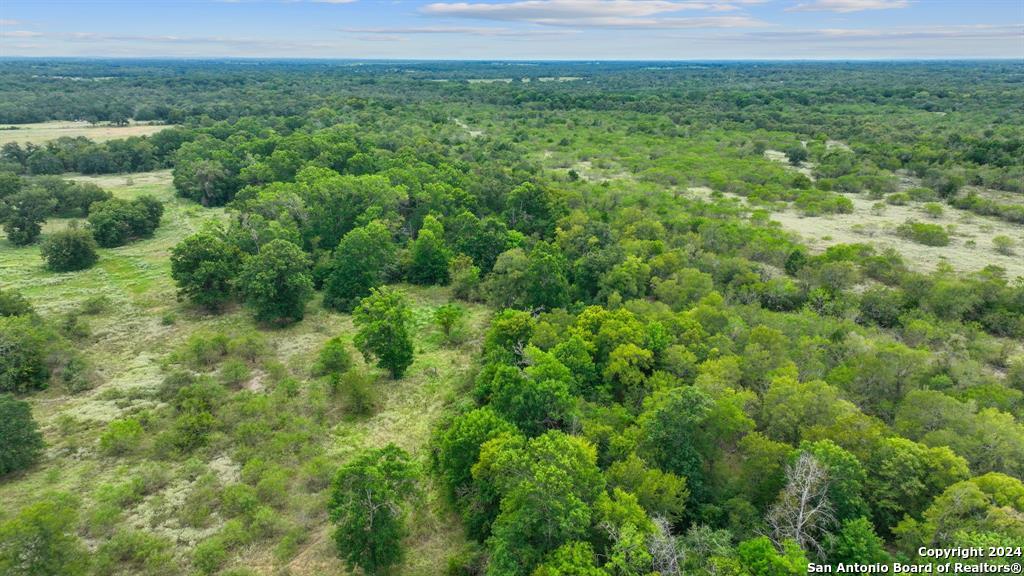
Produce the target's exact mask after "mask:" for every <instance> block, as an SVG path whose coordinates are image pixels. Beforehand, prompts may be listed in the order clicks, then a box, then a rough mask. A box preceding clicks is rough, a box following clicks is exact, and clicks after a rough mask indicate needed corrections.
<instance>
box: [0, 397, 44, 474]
mask: <svg viewBox="0 0 1024 576" xmlns="http://www.w3.org/2000/svg"><path fill="white" fill-rule="evenodd" d="M42 451H43V437H42V435H40V434H39V430H38V429H37V428H36V422H35V420H34V419H33V418H32V407H31V406H29V404H28V402H25V401H24V400H18V399H17V398H15V397H14V396H11V395H10V394H0V477H2V476H4V475H6V474H9V473H11V472H15V471H17V470H23V469H25V468H28V467H29V466H31V465H32V464H33V463H34V462H35V461H36V460H38V459H39V455H40V454H41V453H42Z"/></svg>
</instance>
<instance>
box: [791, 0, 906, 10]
mask: <svg viewBox="0 0 1024 576" xmlns="http://www.w3.org/2000/svg"><path fill="white" fill-rule="evenodd" d="M909 6H910V0H812V1H811V2H802V3H800V4H797V5H796V6H793V7H791V8H787V9H786V11H787V12H840V13H847V12H860V11H862V10H891V9H893V8H907V7H909Z"/></svg>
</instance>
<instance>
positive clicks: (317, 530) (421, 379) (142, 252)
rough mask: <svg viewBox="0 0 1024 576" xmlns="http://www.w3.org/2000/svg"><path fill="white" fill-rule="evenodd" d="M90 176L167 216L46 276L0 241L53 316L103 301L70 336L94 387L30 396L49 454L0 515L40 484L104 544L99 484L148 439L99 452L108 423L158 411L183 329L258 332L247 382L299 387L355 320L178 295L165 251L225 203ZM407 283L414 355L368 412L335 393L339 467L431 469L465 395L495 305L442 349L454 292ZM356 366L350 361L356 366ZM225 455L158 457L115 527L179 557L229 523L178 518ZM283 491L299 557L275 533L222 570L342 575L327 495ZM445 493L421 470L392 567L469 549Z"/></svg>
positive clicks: (13, 481) (140, 458)
mask: <svg viewBox="0 0 1024 576" xmlns="http://www.w3.org/2000/svg"><path fill="white" fill-rule="evenodd" d="M127 178H131V181H132V184H131V185H128V184H127V183H126V179H127ZM82 179H85V178H84V177H83V178H82ZM91 180H94V181H98V183H100V184H101V185H102V186H104V187H106V188H107V189H108V190H110V191H111V192H113V193H114V194H115V195H117V196H119V197H125V198H130V197H133V196H136V195H138V194H142V193H148V194H153V195H155V196H157V197H158V198H160V199H161V200H163V201H164V202H165V203H166V211H165V214H164V217H163V220H162V223H161V226H160V228H159V229H158V230H157V232H156V234H155V235H154V236H153V237H152V238H148V239H145V240H142V241H138V242H134V243H131V244H129V245H127V246H123V247H119V248H115V249H101V251H100V261H99V262H98V263H97V265H96V266H94V267H93V268H91V269H89V270H85V271H81V272H74V273H65V274H57V273H52V272H49V271H47V270H46V269H45V268H43V266H42V260H41V259H40V257H39V248H38V246H29V247H14V246H12V245H11V244H10V243H9V242H7V241H6V239H0V278H2V279H3V280H2V284H3V287H4V288H12V287H13V288H16V289H18V290H20V291H21V292H22V293H23V294H24V295H25V296H26V297H28V298H29V299H30V300H31V301H32V304H33V305H34V306H35V308H36V309H37V310H38V311H39V312H40V313H42V314H43V315H44V316H45V317H49V318H52V319H57V318H58V316H59V315H60V314H63V313H65V312H69V311H74V310H78V309H79V308H80V307H81V306H82V304H83V302H85V301H86V300H87V299H89V298H90V297H94V296H100V295H104V296H106V297H107V298H109V300H110V302H111V304H110V305H109V306H108V307H107V308H106V310H104V311H102V312H101V313H99V314H97V315H93V316H87V317H85V320H86V321H87V322H88V324H89V326H90V331H91V334H90V335H89V336H87V337H86V338H84V339H82V340H80V341H77V342H76V347H77V348H78V349H79V350H80V351H81V352H82V353H83V354H84V355H85V357H86V358H87V359H88V361H89V363H90V364H91V366H92V367H93V369H94V371H95V378H94V379H95V387H93V388H92V389H90V390H87V391H85V392H81V393H78V394H68V393H67V392H66V391H64V390H60V389H51V390H46V391H43V392H40V393H37V394H35V395H32V396H30V397H29V398H28V399H29V401H30V402H31V403H32V405H33V411H34V415H35V417H36V419H37V420H38V422H39V423H40V426H41V428H42V430H43V432H44V435H45V438H46V441H47V451H46V455H45V456H44V458H43V459H42V461H41V462H40V464H38V465H37V466H35V467H34V468H32V469H30V470H29V471H27V472H25V473H22V474H20V475H16V476H14V477H12V478H8V479H6V480H5V481H4V482H3V483H0V501H3V502H4V504H5V505H4V506H3V507H2V508H3V509H2V511H0V517H4V516H7V515H10V514H13V513H16V511H17V510H18V509H20V508H21V507H22V506H24V505H26V504H28V503H30V502H32V501H34V500H36V499H39V498H41V497H44V495H45V494H46V492H48V491H53V490H58V491H65V492H69V493H72V494H75V495H77V496H79V497H80V498H81V500H82V518H83V521H82V534H83V535H84V536H85V538H86V540H87V542H88V543H90V544H92V545H98V544H100V543H102V541H104V539H105V538H106V536H102V535H101V536H95V535H92V534H91V533H90V531H88V530H86V528H87V527H88V526H87V525H88V523H89V521H88V518H89V515H90V513H92V512H93V511H94V510H95V508H96V493H97V488H98V487H99V486H101V485H104V484H111V483H118V482H123V481H124V480H125V479H127V478H131V477H132V476H133V475H137V474H140V473H141V471H142V470H143V469H144V468H145V467H146V466H147V463H149V464H150V465H151V463H152V462H151V461H152V460H153V456H152V454H151V452H150V450H151V444H152V436H153V433H150V432H147V437H146V440H145V442H144V446H143V447H142V448H141V449H140V450H139V451H138V452H136V453H134V454H132V455H129V456H123V457H107V456H103V455H101V454H100V452H99V450H98V439H99V437H100V435H101V434H102V433H103V431H104V430H105V429H106V425H107V423H108V422H110V421H111V420H113V419H115V418H122V417H125V416H127V415H138V414H141V413H145V412H146V411H147V410H148V411H151V413H154V414H159V413H160V411H161V409H162V406H163V405H162V404H161V402H160V401H159V399H158V398H157V396H156V394H155V393H154V392H155V391H156V390H157V389H158V388H159V386H160V383H161V382H162V380H163V379H164V377H165V375H166V373H167V371H168V363H169V358H171V357H172V355H173V354H174V353H175V352H176V351H178V350H180V349H181V347H182V345H183V343H184V342H185V341H186V340H187V339H188V338H189V336H190V335H192V334H195V333H196V332H214V331H218V332H223V333H224V334H227V335H229V336H233V335H237V334H240V333H246V332H249V331H257V332H259V334H261V335H262V336H263V337H264V338H265V340H266V342H267V345H268V350H269V352H268V354H267V355H266V357H265V358H263V359H261V368H259V369H255V370H254V379H253V381H252V382H249V383H247V384H246V385H245V386H244V387H248V388H249V389H252V390H257V391H258V392H257V393H261V392H262V387H261V384H260V382H259V381H260V380H261V379H265V378H266V377H267V376H266V373H265V371H264V370H263V369H262V367H265V366H270V365H279V366H282V367H283V370H284V372H285V374H284V375H285V376H289V377H292V378H295V379H296V380H299V381H300V382H305V381H307V380H309V367H310V366H311V365H312V362H313V359H314V357H315V355H316V353H317V351H318V350H319V348H320V347H321V346H322V345H323V343H324V342H325V341H326V340H328V339H329V338H331V337H333V336H336V335H341V336H342V337H343V338H344V339H345V340H347V341H348V342H351V338H352V336H353V334H354V328H353V326H352V322H351V317H350V316H348V315H343V314H336V313H333V312H329V311H327V310H325V309H323V308H322V306H320V303H319V299H317V300H316V301H314V302H311V303H310V304H309V306H308V307H307V316H306V318H305V320H303V321H302V322H300V323H297V324H294V325H292V326H289V327H286V328H282V329H267V328H264V327H261V326H258V325H256V324H255V323H254V321H253V320H252V317H251V314H250V312H249V311H248V310H246V309H244V308H243V307H241V306H235V307H233V308H231V309H229V310H227V311H226V312H225V313H224V314H221V315H207V314H203V313H201V312H200V311H197V310H195V309H193V308H191V307H190V306H189V305H187V304H186V303H182V302H178V301H177V300H176V298H175V287H174V284H173V281H172V280H171V278H170V269H169V262H168V256H169V253H170V250H171V248H172V247H173V246H174V245H175V244H176V243H177V242H178V241H180V240H181V239H182V238H183V237H184V236H186V235H188V234H189V233H191V232H192V231H194V230H196V229H197V228H198V227H199V226H201V225H202V223H203V222H204V221H205V220H209V219H223V218H224V217H225V214H224V211H223V210H209V209H202V208H199V207H197V206H195V205H194V204H191V203H187V202H185V201H182V200H180V199H178V198H176V197H175V196H174V194H173V190H172V188H171V184H170V175H169V173H168V172H166V171H164V172H157V173H149V174H135V175H129V176H128V177H124V176H118V177H100V178H95V179H91ZM65 225H66V222H64V221H61V220H53V221H50V222H47V224H46V226H45V229H44V235H45V234H46V233H49V232H52V231H53V230H56V229H60V228H61V227H63V226H65ZM401 289H402V290H403V291H405V292H406V293H407V294H408V295H409V297H410V299H411V301H412V303H413V311H414V318H415V319H416V326H415V341H416V343H417V344H416V345H417V349H416V360H415V362H414V364H413V365H412V366H411V367H410V369H409V371H408V373H407V375H406V376H405V377H404V378H403V379H402V380H399V381H392V380H389V379H387V378H386V376H384V375H383V373H382V372H381V371H379V370H376V369H373V371H374V372H375V373H376V374H378V376H379V381H378V387H379V391H380V399H379V406H378V411H377V412H376V413H375V414H373V415H372V416H368V417H358V416H355V415H352V414H348V413H346V411H345V410H344V407H343V406H341V405H339V404H338V403H336V402H335V403H331V404H330V405H329V406H330V411H329V413H328V415H327V418H328V419H329V422H328V427H327V433H326V434H325V435H323V437H321V438H317V439H316V441H317V442H319V443H320V445H319V446H320V449H322V452H323V454H324V455H325V456H326V457H327V458H328V459H329V462H330V463H331V464H332V465H334V466H335V467H336V466H339V465H341V464H342V463H344V462H345V461H346V460H347V459H348V458H349V457H351V456H352V455H353V454H355V453H356V452H358V451H359V450H360V449H362V448H366V447H377V446H383V445H385V444H387V443H389V442H394V443H395V444H397V445H399V446H401V447H402V448H404V449H406V450H408V451H409V452H410V453H411V454H413V456H414V457H415V458H416V459H417V460H418V461H419V462H421V464H423V465H424V466H426V464H427V461H428V458H427V454H428V453H427V444H428V442H429V438H430V435H431V431H432V428H433V426H434V425H435V423H436V422H437V421H438V419H439V418H440V417H441V416H442V415H443V414H444V412H445V410H446V409H447V408H448V406H449V405H450V403H452V402H454V401H455V399H456V398H457V397H458V396H460V395H461V394H460V393H461V390H460V387H461V386H462V384H463V383H464V382H466V381H467V380H468V376H469V375H468V374H467V371H468V370H470V369H471V368H470V367H471V365H472V359H473V356H474V353H475V351H476V349H477V347H478V342H479V340H480V337H481V334H482V331H483V329H484V327H485V325H486V322H487V318H488V316H489V310H488V309H487V308H486V307H483V306H479V305H470V306H468V309H469V311H470V314H469V334H470V338H469V340H468V341H467V342H466V343H465V344H464V345H462V346H459V347H445V346H443V345H442V338H441V334H440V332H439V329H438V328H436V327H435V326H434V325H433V323H432V322H431V317H432V313H433V310H434V309H435V308H436V307H438V306H440V305H442V304H445V303H447V302H448V301H449V292H448V290H447V289H445V288H438V287H432V288H419V287H412V286H401ZM168 315H170V316H172V317H173V318H174V321H173V323H170V324H168V323H165V322H164V321H163V319H164V317H165V316H168ZM362 363H363V362H362V359H361V358H357V364H362ZM213 373H214V374H215V373H216V372H215V371H214V372H213ZM304 389H305V388H304ZM234 393H238V392H234ZM230 452H231V451H230V450H228V451H227V452H226V453H224V452H222V453H208V452H202V451H201V452H199V453H198V454H199V456H198V458H199V460H198V461H197V462H191V463H190V462H188V461H187V460H180V459H179V460H173V459H172V460H168V461H158V463H159V464H160V465H161V466H162V467H164V468H165V470H166V473H167V476H168V478H167V482H166V485H164V486H163V487H161V488H160V489H159V490H157V491H155V492H154V493H151V494H147V495H146V496H144V497H143V498H142V499H141V501H139V502H137V503H133V504H131V505H129V506H127V507H126V508H125V509H124V510H123V511H122V513H121V516H120V520H119V523H118V525H123V526H131V527H133V528H135V529H139V530H145V531H147V532H151V533H154V534H158V535H162V536H166V537H168V538H170V539H171V540H172V541H173V542H174V548H175V552H176V554H177V556H178V557H179V559H180V560H181V562H182V563H184V564H185V565H187V563H188V562H189V561H190V559H191V551H192V550H193V549H194V547H195V546H196V544H197V543H198V542H199V541H201V540H202V539H203V538H205V537H208V536H209V535H211V534H213V533H215V532H216V531H217V530H219V529H220V527H221V526H222V525H223V521H224V520H223V519H222V518H219V517H213V518H211V520H210V522H209V523H208V524H207V525H205V526H201V527H194V526H188V525H186V524H185V523H183V522H182V521H181V518H180V517H179V513H178V509H180V507H181V505H182V502H183V501H184V500H185V499H186V498H188V497H189V494H192V493H193V492H195V491H196V490H197V486H198V485H197V483H196V480H195V477H196V476H197V472H196V471H197V470H198V471H200V472H211V471H212V472H211V473H213V474H214V475H215V476H217V477H218V478H220V481H221V483H222V484H224V485H226V484H229V483H232V482H236V481H237V476H238V473H239V470H240V468H241V465H242V464H243V463H242V462H235V461H234V460H233V459H232V457H231V454H230ZM297 468H298V466H297ZM292 472H293V473H294V475H295V476H296V477H297V476H298V474H299V470H298V469H296V470H293V471H292ZM198 475H200V476H201V474H198ZM291 492H292V490H291V489H290V490H289V499H290V501H289V503H288V505H286V506H284V507H283V508H282V510H281V514H282V515H284V516H286V517H287V518H288V519H289V521H291V522H293V523H294V524H295V525H297V526H301V527H302V528H303V530H304V533H305V534H306V535H307V537H306V539H305V541H304V542H302V543H301V544H298V545H297V546H296V547H295V549H294V554H293V555H289V556H288V557H287V558H285V559H283V560H282V559H280V558H275V555H274V550H275V547H276V545H277V541H276V540H272V541H270V542H269V543H266V542H261V543H259V544H258V545H246V546H242V547H239V548H238V549H235V550H232V551H231V552H230V553H229V564H228V565H229V566H233V565H237V566H250V567H253V568H254V569H255V570H256V571H257V573H260V574H275V573H277V572H278V571H279V570H280V569H281V568H283V567H287V568H288V569H289V570H290V571H291V573H292V574H319V573H344V568H343V566H342V565H341V563H340V562H339V561H338V560H337V559H336V555H335V554H334V552H333V547H332V541H331V538H330V533H331V532H330V526H329V523H328V521H327V517H326V510H325V506H324V505H325V501H326V500H325V499H326V492H323V491H321V492H319V493H313V494H305V493H298V492H299V491H298V490H296V491H295V492H296V494H295V495H294V496H293V495H292V494H291ZM439 494H440V492H439V490H437V489H436V488H435V487H434V486H433V485H432V482H431V480H430V478H429V475H427V476H425V479H424V482H423V491H422V495H421V496H420V500H419V501H418V502H417V504H416V506H415V507H414V508H415V512H414V514H413V516H412V517H411V518H410V529H411V533H410V535H409V537H408V542H407V544H406V545H407V556H406V563H405V565H403V566H402V567H401V568H400V570H399V571H398V573H400V574H408V575H424V576H426V575H432V574H437V573H439V572H440V571H441V569H442V568H441V567H442V566H443V565H444V562H445V558H446V554H450V553H453V552H456V551H458V550H459V549H460V547H461V546H462V545H463V543H464V538H463V536H462V532H461V527H460V524H459V522H458V520H457V519H456V518H454V517H451V516H450V512H449V511H447V509H446V508H445V506H444V505H443V503H442V502H441V501H440V500H441V499H440V496H439ZM292 500H293V501H292ZM279 539H280V537H278V538H277V540H279Z"/></svg>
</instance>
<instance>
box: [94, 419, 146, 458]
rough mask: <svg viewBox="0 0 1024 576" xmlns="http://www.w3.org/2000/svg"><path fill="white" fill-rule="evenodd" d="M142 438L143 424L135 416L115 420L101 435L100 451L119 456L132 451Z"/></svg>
mask: <svg viewBox="0 0 1024 576" xmlns="http://www.w3.org/2000/svg"><path fill="white" fill-rule="evenodd" d="M141 439H142V424H140V423H139V421H138V420H135V419H133V418H125V419H123V420H113V421H112V422H110V424H107V430H106V431H105V432H104V433H103V435H102V436H100V452H102V453H104V454H106V455H108V456H119V455H121V454H126V453H128V452H131V451H132V450H134V449H135V448H136V447H138V445H139V441H140V440H141Z"/></svg>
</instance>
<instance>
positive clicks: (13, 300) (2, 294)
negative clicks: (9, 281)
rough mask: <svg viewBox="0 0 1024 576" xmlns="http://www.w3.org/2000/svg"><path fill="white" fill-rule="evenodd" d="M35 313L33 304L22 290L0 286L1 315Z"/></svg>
mask: <svg viewBox="0 0 1024 576" xmlns="http://www.w3.org/2000/svg"><path fill="white" fill-rule="evenodd" d="M34 313H35V311H34V310H33V309H32V304H30V303H29V301H28V300H27V299H26V298H25V297H24V296H22V295H21V292H18V291H17V290H14V289H11V290H4V289H3V288H0V316H28V315H30V314H34Z"/></svg>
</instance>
